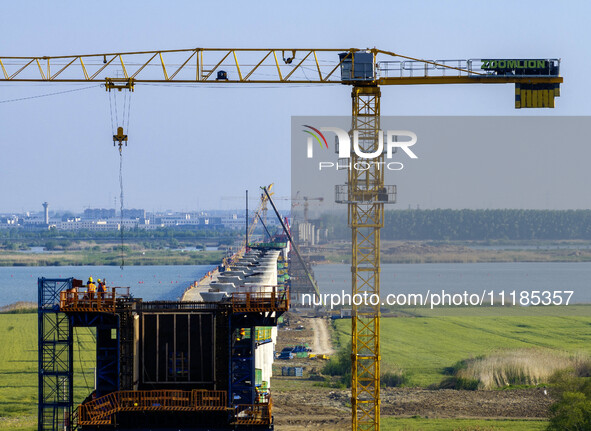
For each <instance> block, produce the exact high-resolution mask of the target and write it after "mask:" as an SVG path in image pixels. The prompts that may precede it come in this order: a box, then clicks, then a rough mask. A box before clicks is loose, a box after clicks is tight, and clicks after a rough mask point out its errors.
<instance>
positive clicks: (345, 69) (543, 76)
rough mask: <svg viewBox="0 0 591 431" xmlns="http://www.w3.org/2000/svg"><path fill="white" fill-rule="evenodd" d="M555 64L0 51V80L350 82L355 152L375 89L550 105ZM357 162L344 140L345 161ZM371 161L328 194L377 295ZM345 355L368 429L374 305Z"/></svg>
mask: <svg viewBox="0 0 591 431" xmlns="http://www.w3.org/2000/svg"><path fill="white" fill-rule="evenodd" d="M337 54H338V58H337ZM559 66H560V60H559V59H552V58H545V59H486V58H479V59H466V60H422V59H417V58H413V57H409V56H404V55H401V54H398V53H394V52H390V51H384V50H380V49H376V48H373V49H366V50H362V49H356V48H349V49H293V48H289V49H276V48H260V49H233V48H227V49H225V48H224V49H223V48H191V49H185V50H165V51H138V52H127V53H107V54H91V55H71V56H58V57H48V56H43V57H7V56H0V69H1V71H2V73H1V74H0V83H2V82H11V81H14V82H39V81H42V82H48V81H49V82H56V83H59V82H81V83H83V82H97V83H98V82H100V83H103V84H104V85H105V88H106V89H107V90H119V91H122V90H130V91H133V89H134V87H135V85H136V84H139V83H169V84H170V83H181V84H182V83H184V84H212V83H217V84H221V85H223V84H228V85H232V84H262V83H271V84H345V85H349V86H351V87H352V92H351V98H352V121H351V134H352V133H353V131H356V132H358V137H359V139H358V143H359V144H358V145H359V150H360V151H361V152H362V153H363V154H367V153H374V152H376V150H377V149H378V148H379V144H378V142H379V141H378V139H379V133H381V131H380V97H381V91H380V88H381V86H383V85H423V84H515V108H518V109H519V108H554V106H555V104H554V99H555V97H558V96H559V95H560V84H561V83H562V82H563V79H562V78H561V77H560V76H559ZM339 71H340V74H339ZM119 135H121V136H120V137H119V138H117V136H114V140H118V141H119V143H120V144H121V142H123V136H124V135H123V133H120V134H119ZM126 138H127V137H126V136H125V139H126ZM361 160H362V158H361V157H359V156H358V155H357V153H356V152H355V151H354V146H352V147H351V153H350V158H349V163H350V165H352V166H354V165H355V163H357V162H359V161H361ZM374 161H375V162H376V163H372V164H371V167H370V168H369V169H364V170H356V169H351V168H349V169H348V172H347V181H346V184H344V185H337V186H336V189H335V196H336V201H337V202H339V203H343V204H346V205H347V210H348V211H347V212H348V223H349V226H350V228H351V241H352V257H351V277H352V278H351V282H352V294H353V295H355V294H364V293H367V294H368V296H369V295H377V296H376V297H379V294H380V229H381V228H382V227H383V225H384V205H385V204H392V203H394V202H395V200H396V186H394V185H386V184H385V183H384V170H383V169H380V168H379V167H380V165H382V164H383V161H384V154H383V153H382V154H381V155H378V156H377V158H376V159H374ZM269 189H270V187H269ZM265 192H266V193H268V192H267V190H265ZM267 197H269V195H268V194H267ZM271 202H272V201H271ZM306 203H307V202H306ZM265 204H266V202H265V201H263V202H261V207H260V208H259V209H258V211H257V215H258V214H259V213H260V212H261V211H262V212H263V213H264V207H265ZM306 212H307V211H306ZM256 220H257V219H256V218H255V220H254V223H253V225H252V227H251V228H252V229H254V225H255V223H256ZM247 246H248V244H247ZM354 304H355V303H354ZM351 358H352V395H351V404H352V425H353V430H363V431H369V430H372V431H378V430H379V429H380V304H379V303H378V304H376V305H372V304H362V305H354V306H353V315H352V352H351Z"/></svg>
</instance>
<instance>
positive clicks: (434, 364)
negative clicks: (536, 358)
mask: <svg viewBox="0 0 591 431" xmlns="http://www.w3.org/2000/svg"><path fill="white" fill-rule="evenodd" d="M492 308H494V309H495V310H492V311H491V310H489V312H484V310H483V311H480V310H478V309H477V307H474V308H471V309H470V308H466V309H463V310H449V311H448V312H447V315H445V316H437V314H436V313H435V312H431V311H426V312H424V315H420V314H418V313H417V314H416V316H415V317H392V318H382V320H381V336H382V343H381V346H382V352H381V354H382V371H383V372H387V371H397V370H400V369H402V370H403V371H404V372H406V373H407V374H408V376H409V377H410V384H411V385H416V386H428V385H430V384H437V383H439V382H440V381H441V380H442V379H443V378H444V377H445V376H444V375H443V368H444V367H450V366H452V365H454V364H455V363H456V362H457V361H460V360H463V359H469V358H471V357H476V356H479V355H485V354H487V353H490V352H494V351H499V350H503V349H524V348H547V349H553V350H559V351H566V352H573V353H576V352H582V353H587V354H589V353H591V306H571V307H554V308H553V309H552V310H550V309H548V310H542V311H543V312H540V315H536V313H535V311H534V310H532V309H531V307H529V308H530V309H528V310H524V309H521V310H523V311H522V312H521V313H523V314H525V313H527V314H526V315H520V307H492ZM444 314H445V313H444ZM336 322H337V323H336V327H337V330H338V337H339V341H340V343H341V345H346V344H347V343H348V341H349V339H350V334H351V321H350V320H346V319H343V320H337V321H336Z"/></svg>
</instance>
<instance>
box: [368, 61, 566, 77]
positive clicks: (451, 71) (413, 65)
mask: <svg viewBox="0 0 591 431" xmlns="http://www.w3.org/2000/svg"><path fill="white" fill-rule="evenodd" d="M559 71H560V59H557V58H544V59H491V60H486V59H477V58H471V59H457V60H424V61H417V60H401V61H380V62H378V63H377V72H378V75H379V77H381V78H412V77H415V78H418V77H443V76H474V77H477V76H481V77H482V76H485V77H486V76H493V77H494V76H497V77H498V76H524V77H525V76H532V77H551V76H558V74H559Z"/></svg>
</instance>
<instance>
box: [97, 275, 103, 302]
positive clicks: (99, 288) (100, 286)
mask: <svg viewBox="0 0 591 431" xmlns="http://www.w3.org/2000/svg"><path fill="white" fill-rule="evenodd" d="M96 291H97V294H96V296H97V298H98V299H99V301H100V300H101V299H103V297H104V293H105V281H104V280H102V281H101V279H100V278H99V279H98V280H97V289H96Z"/></svg>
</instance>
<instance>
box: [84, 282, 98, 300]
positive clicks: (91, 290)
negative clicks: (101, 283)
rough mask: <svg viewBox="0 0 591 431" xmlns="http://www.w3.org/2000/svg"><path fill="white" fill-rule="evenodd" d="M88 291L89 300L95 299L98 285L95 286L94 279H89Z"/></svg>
mask: <svg viewBox="0 0 591 431" xmlns="http://www.w3.org/2000/svg"><path fill="white" fill-rule="evenodd" d="M86 291H87V292H88V298H89V299H93V298H94V293H95V292H96V284H94V282H93V280H92V277H88V283H86Z"/></svg>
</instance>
